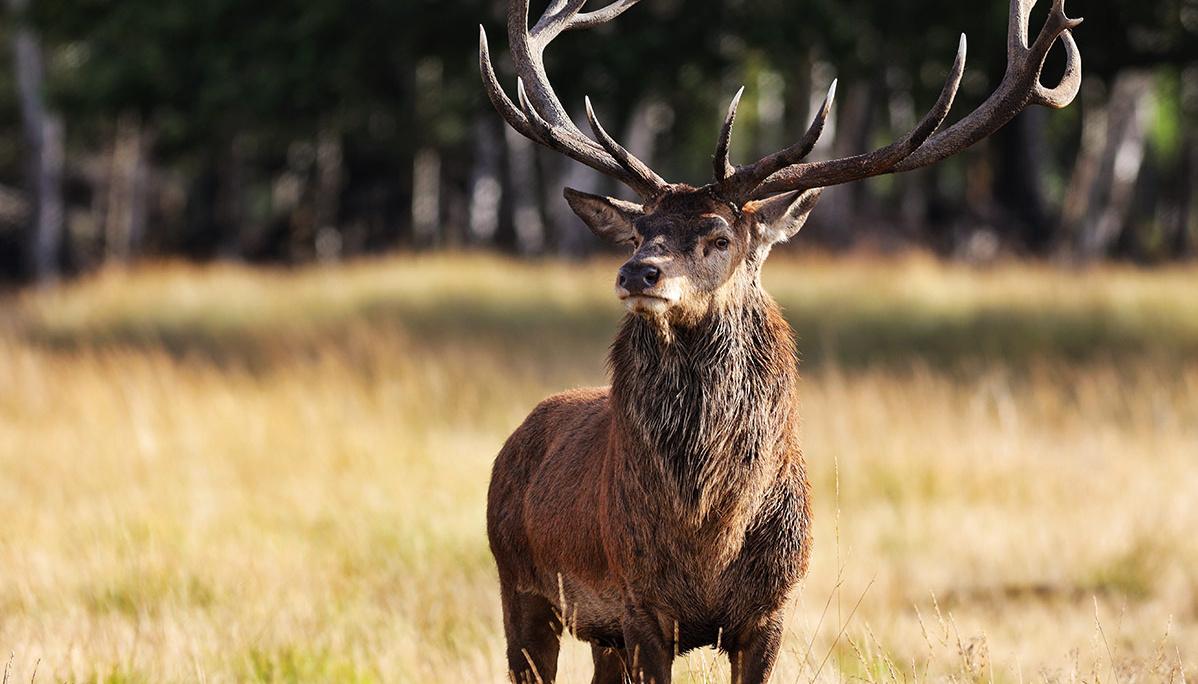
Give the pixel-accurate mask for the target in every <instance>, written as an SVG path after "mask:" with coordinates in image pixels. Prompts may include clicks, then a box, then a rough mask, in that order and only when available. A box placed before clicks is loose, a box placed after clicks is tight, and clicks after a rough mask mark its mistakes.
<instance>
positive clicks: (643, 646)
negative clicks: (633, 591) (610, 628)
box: [624, 606, 674, 684]
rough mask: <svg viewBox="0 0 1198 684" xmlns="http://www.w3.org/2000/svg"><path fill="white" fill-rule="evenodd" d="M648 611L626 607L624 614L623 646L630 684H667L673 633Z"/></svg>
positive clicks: (671, 660)
mask: <svg viewBox="0 0 1198 684" xmlns="http://www.w3.org/2000/svg"><path fill="white" fill-rule="evenodd" d="M662 622H663V621H662V620H661V619H660V618H659V616H658V615H657V614H656V613H655V612H654V611H652V610H650V609H647V608H643V607H640V606H629V607H628V609H627V611H626V612H625V615H624V649H625V653H626V655H627V658H628V674H629V677H630V678H631V680H632V683H633V684H670V666H671V665H673V663H674V633H673V627H672V626H671V627H670V628H669V629H668V630H666V629H665V628H664V627H663V625H662Z"/></svg>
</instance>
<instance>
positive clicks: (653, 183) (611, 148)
mask: <svg viewBox="0 0 1198 684" xmlns="http://www.w3.org/2000/svg"><path fill="white" fill-rule="evenodd" d="M585 102H586V108H587V122H589V123H590V124H591V131H592V132H594V134H595V139H596V140H598V141H599V144H600V145H603V149H605V150H607V153H608V154H610V155H611V156H613V157H615V159H616V161H618V162H620V165H621V166H623V167H624V169H625V170H627V171H628V172H629V173H631V174H633V175H634V176H636V177H637V178H638V179H639V180H640V181H641V182H642V183H643V184H644V185H645V186H646V187H650V188H660V187H663V186H665V185H666V181H665V179H664V178H662V177H661V176H659V175H657V174H656V173H654V171H653V169H651V168H649V167H648V166H646V165H645V163H644V162H642V161H641V160H640V159H637V158H636V157H634V156H632V154H631V153H630V152H629V151H628V150H626V149H624V147H623V146H622V145H621V144H620V143H618V142H616V141H615V139H614V138H612V137H611V136H610V135H608V134H607V131H605V130H603V126H602V125H601V124H600V123H599V118H598V117H597V116H595V110H594V108H593V107H591V98H590V96H587V97H586V98H585Z"/></svg>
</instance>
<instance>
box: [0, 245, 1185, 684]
mask: <svg viewBox="0 0 1198 684" xmlns="http://www.w3.org/2000/svg"><path fill="white" fill-rule="evenodd" d="M612 272H613V263H611V262H605V261H599V262H594V263H589V264H584V265H577V264H569V265H565V264H542V265H536V264H524V263H514V262H510V261H506V260H501V259H495V258H483V257H463V256H459V257H437V258H412V257H407V258H397V259H391V260H386V261H379V262H371V263H362V264H356V265H350V266H344V267H338V268H333V269H312V270H305V271H298V272H281V271H274V272H265V273H264V272H254V271H251V270H249V269H245V268H239V267H233V266H219V267H213V268H205V269H198V268H189V267H183V266H162V267H156V268H149V269H144V270H141V271H139V272H136V273H131V274H126V273H120V272H110V273H105V274H101V275H99V276H97V277H94V278H91V279H88V280H87V281H85V282H82V283H79V284H77V285H71V286H69V287H66V288H63V289H61V290H58V291H54V292H43V293H29V294H25V295H21V296H15V297H10V298H8V299H4V300H0V651H2V652H3V656H4V657H5V658H7V656H8V653H9V652H11V653H12V654H13V657H12V660H11V663H10V666H11V676H10V678H9V681H12V682H24V681H29V680H30V679H31V677H33V676H34V670H35V668H36V670H37V674H36V676H37V679H38V681H61V680H71V681H102V682H131V681H132V682H169V681H204V682H230V681H268V682H276V681H277V682H287V681H346V682H371V681H399V682H408V681H412V682H416V681H444V682H502V681H503V680H504V676H503V672H502V671H501V667H502V663H503V658H502V652H503V641H502V634H501V628H500V619H499V608H498V600H497V593H496V587H495V574H494V569H493V566H492V562H491V559H490V556H489V552H488V551H487V547H486V540H485V536H484V528H483V517H484V494H485V490H486V483H487V477H488V473H489V466H490V462H491V459H492V457H493V455H494V454H495V452H496V451H497V450H498V448H499V445H500V444H501V442H502V440H503V439H504V438H505V437H506V436H507V434H508V432H509V431H510V430H511V429H512V428H513V427H514V426H515V425H516V424H518V423H519V421H520V420H521V419H522V418H523V417H524V415H525V414H526V412H527V411H528V410H529V409H530V408H531V407H532V406H533V405H534V404H535V403H536V401H538V400H539V399H540V398H541V397H542V396H544V395H545V394H548V393H550V392H553V391H557V390H560V389H562V388H564V387H568V386H572V385H578V384H594V383H602V382H604V367H603V356H604V353H605V348H606V345H607V341H608V339H609V338H610V336H611V334H612V333H613V331H614V328H615V325H616V322H617V321H618V317H619V309H618V306H617V304H616V302H615V301H614V298H613V297H612V296H611V294H610V290H609V281H610V279H611V277H612ZM766 280H767V286H768V287H769V288H770V289H771V290H772V291H773V292H774V293H775V295H776V296H777V297H778V299H779V300H780V301H781V302H782V304H783V305H784V306H785V307H786V309H787V311H788V314H789V315H790V316H791V318H792V323H793V325H794V326H795V328H796V330H797V331H798V332H799V335H800V347H801V349H802V352H803V355H804V374H805V375H804V378H805V379H804V386H803V392H804V395H803V396H804V399H803V401H804V420H805V425H804V441H805V451H806V454H807V457H808V461H809V463H810V469H811V471H812V478H813V484H814V486H815V496H816V512H817V519H816V523H817V533H816V546H815V552H814V560H813V565H812V569H811V574H810V577H809V579H808V580H807V581H806V583H805V585H804V586H803V588H802V591H801V592H800V595H799V597H798V599H797V601H796V605H795V610H794V617H793V619H792V622H791V630H790V633H789V634H788V637H787V640H786V644H785V648H784V654H783V657H782V659H781V663H780V666H779V672H778V675H777V676H776V678H775V681H778V682H808V681H812V680H820V681H846V680H854V679H860V680H864V681H891V680H906V679H913V680H917V681H923V680H942V679H946V678H951V679H953V680H958V681H975V680H976V681H985V682H990V681H1010V682H1015V681H1042V680H1049V681H1058V680H1061V681H1065V680H1067V681H1078V680H1081V681H1087V682H1093V681H1111V682H1124V683H1126V682H1132V681H1176V682H1180V681H1183V678H1189V680H1190V681H1194V680H1195V679H1198V660H1196V658H1198V542H1196V541H1195V537H1196V536H1198V297H1196V296H1195V292H1196V289H1195V286H1196V284H1198V271H1195V270H1184V269H1179V270H1171V271H1156V272H1140V271H1135V270H1127V269H1111V268H1108V269H1101V270H1095V271H1090V272H1084V273H1063V272H1058V271H1054V270H1051V269H1047V268H1040V267H1028V266H1004V267H999V268H996V269H993V270H988V271H974V270H969V269H965V268H961V267H949V266H943V265H939V264H937V263H935V262H932V261H928V260H923V259H907V260H901V261H894V262H888V261H878V262H871V261H862V260H854V261H829V260H816V259H808V260H798V261H786V260H778V261H777V263H772V264H770V266H769V267H767V278H766ZM562 662H563V676H562V681H564V682H586V681H589V668H590V665H589V663H590V659H589V654H587V653H586V651H585V650H584V649H583V648H582V647H581V646H579V645H578V644H570V645H568V646H567V648H566V649H565V650H564V652H563V661H562ZM676 671H677V673H678V679H679V680H680V681H683V682H685V681H695V682H700V681H716V682H722V681H726V679H727V674H726V665H720V666H717V665H715V659H714V657H713V655H712V654H711V653H710V652H707V651H701V652H697V653H694V654H691V655H690V656H689V657H687V658H685V659H684V660H683V661H681V662H680V663H679V665H678V668H677V670H676Z"/></svg>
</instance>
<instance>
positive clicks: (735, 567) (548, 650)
mask: <svg viewBox="0 0 1198 684" xmlns="http://www.w3.org/2000/svg"><path fill="white" fill-rule="evenodd" d="M742 289H743V293H742V294H741V295H740V296H737V297H736V298H735V300H736V301H735V305H734V306H733V305H729V306H725V307H722V308H719V309H718V310H716V311H714V312H713V313H711V314H710V315H708V316H706V317H704V318H703V319H702V320H700V321H699V322H697V324H695V325H693V326H674V327H672V328H671V329H670V331H669V334H663V331H662V329H661V327H660V325H659V324H657V323H656V322H655V321H654V320H653V319H651V318H649V317H645V316H637V315H630V316H628V317H627V318H626V319H625V321H624V323H623V325H622V327H621V329H620V332H619V335H618V336H617V338H616V341H615V343H614V344H613V346H612V351H611V356H610V366H611V372H612V386H611V387H610V388H595V389H582V390H574V391H570V392H565V393H562V394H559V395H556V396H553V397H550V398H549V399H546V400H545V401H544V402H542V403H541V404H540V405H539V406H538V407H537V408H536V409H535V410H534V411H533V412H532V414H531V415H530V416H529V417H528V418H527V419H526V420H525V421H524V423H523V425H521V426H520V427H519V428H518V429H517V430H516V432H515V433H514V434H513V435H512V436H511V437H510V438H509V439H508V441H507V443H506V444H505V445H504V447H503V450H502V451H501V452H500V454H499V456H498V458H497V459H496V462H495V467H494V472H493V476H492V482H491V489H490V494H489V499H488V534H489V537H490V541H491V549H492V551H493V553H494V554H495V558H496V561H497V563H498V566H499V578H500V584H501V586H502V597H503V607H504V621H505V628H506V631H507V634H508V639H509V654H508V665H509V667H510V668H511V671H512V672H513V673H514V675H515V676H516V678H517V681H524V680H528V681H536V680H537V678H538V677H539V678H540V680H541V681H544V682H549V681H552V680H553V678H554V674H555V670H556V662H555V661H556V655H557V639H558V633H559V632H560V631H561V629H562V621H564V622H565V626H566V627H567V628H568V629H569V630H571V631H572V632H573V633H574V634H575V635H576V636H577V637H578V638H580V639H584V640H586V641H589V642H591V643H592V644H593V645H594V648H595V661H596V678H595V681H597V682H620V681H623V680H622V677H623V676H624V675H625V674H626V673H628V672H636V673H637V674H638V676H639V675H643V676H644V678H645V681H657V682H660V683H664V682H667V681H668V680H669V667H670V663H671V662H672V660H673V655H674V653H676V652H684V651H686V650H689V649H692V648H696V647H699V646H705V645H715V644H717V643H718V644H719V646H720V647H721V648H722V649H723V650H724V651H726V652H728V653H729V654H730V657H731V660H732V662H733V672H734V677H735V680H736V681H738V682H739V681H746V682H748V681H763V680H764V678H765V677H766V676H767V675H768V668H769V667H770V666H771V665H772V661H773V654H774V652H775V651H776V649H777V647H778V640H779V638H780V635H781V630H782V625H781V621H782V611H783V606H784V604H785V602H786V600H787V597H788V596H789V594H790V592H791V589H792V588H793V587H794V585H795V584H796V582H797V581H798V580H799V579H800V578H801V577H802V576H803V574H804V572H805V571H806V565H807V557H808V551H809V543H808V538H809V528H810V507H809V504H808V494H807V479H806V475H805V471H804V466H803V461H802V457H801V455H800V452H799V448H798V439H797V429H798V411H797V396H796V380H797V370H796V363H795V350H794V344H793V339H792V336H791V332H790V329H789V327H788V326H787V324H786V322H785V321H784V320H783V319H782V317H781V315H780V314H779V312H778V309H777V306H776V305H775V304H774V303H773V301H772V300H771V299H770V298H769V296H768V295H766V294H765V293H764V292H762V291H761V290H760V289H759V288H757V287H755V286H751V285H746V286H745V287H743V288H742ZM675 634H677V642H675ZM534 668H535V674H534V672H533V669H534ZM636 681H639V680H636Z"/></svg>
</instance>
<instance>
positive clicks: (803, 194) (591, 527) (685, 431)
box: [479, 0, 1081, 684]
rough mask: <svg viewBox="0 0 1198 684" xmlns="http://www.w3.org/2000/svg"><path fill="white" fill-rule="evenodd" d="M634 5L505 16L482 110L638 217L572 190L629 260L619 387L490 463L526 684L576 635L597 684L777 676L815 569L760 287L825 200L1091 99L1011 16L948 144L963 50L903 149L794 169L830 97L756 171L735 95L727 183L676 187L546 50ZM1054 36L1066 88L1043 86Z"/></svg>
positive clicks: (1077, 72)
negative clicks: (997, 66) (990, 82)
mask: <svg viewBox="0 0 1198 684" xmlns="http://www.w3.org/2000/svg"><path fill="white" fill-rule="evenodd" d="M635 2H636V0H617V1H616V2H614V3H612V4H610V5H608V6H606V7H603V8H602V9H598V10H595V11H591V12H582V11H581V10H582V8H583V5H585V4H586V0H553V1H552V2H551V3H550V5H549V7H548V9H547V10H546V12H545V14H544V16H542V17H541V18H540V20H538V21H537V22H536V23H535V24H533V25H532V27H531V28H529V21H528V9H529V7H528V4H529V0H511V5H510V7H509V13H508V38H509V40H510V43H511V50H512V55H513V61H514V63H515V67H516V70H517V72H518V75H519V77H520V80H519V81H518V82H517V85H516V93H517V99H516V101H515V102H513V101H512V100H511V99H510V98H509V97H508V96H507V95H506V94H505V92H504V90H503V89H502V88H501V86H500V85H499V82H498V80H497V78H496V75H495V70H494V68H493V67H492V65H491V59H490V55H489V51H488V47H487V40H486V34H485V32H484V33H482V35H481V36H480V41H479V43H480V44H479V50H480V65H481V69H482V74H483V81H484V83H485V86H486V90H487V94H488V95H489V97H490V99H491V102H492V103H493V104H494V105H495V108H496V109H497V110H498V111H499V113H500V114H501V115H502V116H503V118H504V119H505V120H506V121H507V123H508V124H510V125H511V126H512V127H513V128H515V129H516V130H517V131H519V132H520V133H522V134H523V135H525V136H527V137H528V138H531V139H532V140H534V141H536V142H538V143H540V144H542V145H545V146H546V147H549V148H551V149H554V150H557V151H558V152H561V153H562V154H564V155H566V156H568V157H570V158H571V159H574V160H577V161H579V162H582V163H583V164H586V165H587V166H590V167H591V168H593V169H595V170H597V171H599V172H601V173H604V174H607V175H609V176H612V177H614V178H616V179H618V180H620V181H621V182H623V183H625V184H626V185H628V186H629V187H630V188H631V189H632V190H634V191H636V193H637V194H639V195H640V197H641V198H642V200H643V201H642V202H627V201H622V200H618V199H613V198H610V197H600V196H596V195H590V194H586V193H582V192H578V191H575V190H571V189H566V191H565V197H566V200H567V201H568V202H569V204H570V206H571V207H572V208H573V210H574V211H575V213H577V214H578V216H579V217H581V218H582V220H583V221H584V222H585V223H586V224H587V225H588V226H589V227H590V229H591V230H592V231H594V232H595V233H596V234H597V235H599V236H600V237H602V238H606V239H607V240H610V241H612V242H615V243H620V244H627V245H630V246H631V249H632V250H633V255H632V257H631V258H630V259H629V260H628V261H627V262H626V263H625V264H624V265H623V266H622V267H621V268H620V270H619V275H618V277H617V279H616V287H615V289H616V294H617V295H618V296H619V298H620V299H621V300H623V302H624V305H625V307H626V309H627V311H628V315H627V316H626V317H625V319H624V321H623V323H622V325H621V327H620V330H619V332H618V334H617V335H616V339H615V342H614V343H613V345H612V348H611V356H610V367H611V374H612V384H611V387H609V388H598V389H581V390H575V391H570V392H565V393H563V394H559V395H556V396H553V397H550V398H549V399H546V400H545V401H543V402H542V403H541V404H540V405H539V406H537V408H536V409H535V410H534V411H533V412H532V414H531V415H529V416H528V418H527V419H526V420H525V421H524V423H523V424H522V425H521V426H520V427H519V428H518V429H517V430H516V431H515V432H514V433H513V434H512V436H511V437H510V438H509V439H508V440H507V443H506V444H505V445H504V446H503V449H502V451H500V452H499V456H498V457H497V458H496V460H495V466H494V471H493V474H492V478H491V487H490V493H489V496H488V508H487V533H488V536H489V538H490V543H491V551H492V552H493V553H494V555H495V560H496V563H497V564H498V566H499V582H500V587H501V599H502V602H503V621H504V629H505V632H506V637H507V666H508V668H509V671H510V674H511V676H512V678H513V679H514V681H516V682H519V683H521V684H523V683H525V682H552V681H553V680H554V678H555V676H556V671H557V654H558V643H559V638H560V636H561V634H562V632H563V630H564V629H569V630H571V631H572V632H573V633H574V634H575V635H576V636H577V637H578V638H580V639H583V640H585V641H588V642H590V643H591V644H592V649H593V657H594V663H595V676H594V682H597V683H604V684H606V683H612V684H618V683H619V682H625V681H633V682H655V683H656V684H666V683H667V682H669V681H670V667H671V664H672V661H673V659H674V657H675V656H676V655H677V654H679V653H682V652H685V651H687V650H688V649H692V648H696V647H699V646H706V645H715V646H717V647H718V648H720V649H721V650H722V651H724V652H725V653H727V654H728V657H729V660H730V661H731V664H732V678H733V681H734V682H738V683H748V682H764V681H766V680H768V679H769V676H770V671H771V669H772V668H773V665H774V660H775V657H776V655H777V652H778V648H779V642H780V640H781V637H782V632H783V618H784V612H785V606H786V603H787V598H788V596H789V595H790V594H791V592H792V589H793V588H794V587H795V585H796V583H797V582H798V581H799V579H800V578H802V577H803V575H804V573H805V571H806V568H807V558H808V554H809V550H810V528H811V515H810V504H809V499H808V484H807V476H806V473H805V469H804V465H803V459H802V456H801V454H800V452H799V444H798V438H797V427H798V414H797V400H796V378H797V368H796V356H795V345H794V339H793V336H792V334H791V330H790V328H789V327H788V326H787V324H786V322H785V321H784V320H783V318H782V316H781V315H780V313H779V310H778V307H777V305H776V304H775V303H774V301H773V300H772V299H771V298H770V296H769V295H768V294H766V293H765V291H764V290H763V289H762V287H761V280H760V273H761V267H762V263H763V262H764V261H765V259H766V256H767V255H768V254H769V252H770V248H771V247H772V246H773V245H774V244H775V243H778V242H782V241H785V240H787V239H788V238H790V237H792V236H793V235H794V234H795V233H796V232H797V231H798V230H799V228H800V227H802V225H803V223H804V221H805V220H806V218H807V216H808V214H809V213H810V212H811V210H812V208H813V207H814V206H815V203H816V200H817V199H818V198H819V193H820V189H821V188H824V187H827V186H830V185H836V184H840V183H847V182H849V181H855V180H858V179H861V178H869V177H871V176H877V175H880V174H885V173H895V172H899V171H908V170H911V169H916V168H919V167H922V166H927V165H929V164H932V163H935V162H938V161H940V160H942V159H944V158H946V157H948V156H950V155H952V154H955V153H957V152H959V151H961V150H963V149H965V148H966V147H969V146H970V145H972V144H974V143H976V142H977V141H979V140H981V139H982V138H985V137H986V136H988V135H990V134H992V133H993V132H994V131H996V130H997V129H998V128H999V127H1001V126H1003V125H1004V124H1005V123H1007V122H1008V121H1010V120H1011V118H1012V117H1014V116H1015V115H1016V114H1018V113H1019V112H1020V111H1021V110H1023V109H1024V108H1026V107H1027V106H1028V105H1031V104H1039V105H1047V106H1049V107H1055V108H1060V107H1064V106H1066V105H1067V104H1069V103H1070V102H1071V101H1072V100H1073V98H1074V97H1075V95H1076V94H1077V90H1078V87H1079V85H1080V82H1081V57H1080V54H1079V52H1078V49H1077V45H1076V44H1075V43H1074V40H1073V37H1072V36H1071V34H1070V29H1072V28H1074V27H1076V26H1077V25H1078V24H1079V23H1080V20H1079V19H1070V18H1069V17H1067V16H1066V15H1065V10H1064V0H1055V2H1053V5H1052V9H1051V11H1050V12H1049V15H1048V18H1047V20H1046V24H1045V26H1044V28H1043V29H1042V30H1041V31H1040V33H1039V35H1037V36H1036V38H1035V40H1034V41H1031V42H1029V40H1028V21H1029V14H1030V12H1031V8H1032V5H1033V4H1034V2H1035V0H1011V5H1010V18H1009V21H1010V26H1009V35H1008V44H1007V70H1006V74H1005V76H1004V77H1003V79H1002V82H1001V83H1000V84H999V86H998V88H997V90H996V91H995V92H994V93H993V94H992V95H991V96H990V97H989V99H987V100H986V101H985V102H984V103H983V104H982V105H981V106H980V107H979V108H978V109H977V110H975V111H973V112H972V113H970V114H969V115H967V116H965V117H964V118H963V119H961V120H960V121H958V122H957V123H955V124H953V125H951V126H949V127H947V128H945V129H943V130H939V129H940V126H941V124H942V123H943V122H944V119H945V117H946V116H947V114H948V111H949V107H950V106H951V105H952V102H953V97H954V96H955V95H956V93H957V86H958V85H959V84H960V82H961V74H962V71H963V70H964V67H965V37H964V36H962V37H961V43H960V48H959V50H958V52H957V57H956V61H955V62H954V63H953V66H952V69H951V70H950V72H949V75H948V79H947V82H946V83H945V85H944V89H943V91H942V92H941V93H940V98H939V100H937V102H936V105H935V106H934V107H933V108H932V110H931V111H930V112H929V113H928V114H927V115H926V116H924V117H923V119H922V120H921V121H920V122H919V123H918V125H916V126H915V128H914V129H913V130H912V131H911V132H910V133H908V134H907V135H906V136H904V137H903V138H902V139H900V140H898V141H897V142H895V143H893V144H891V145H887V146H886V147H882V148H880V149H877V150H874V151H873V152H869V153H866V154H860V155H857V156H854V157H846V158H842V159H832V160H828V161H803V159H804V157H806V156H807V155H808V153H810V152H811V150H812V147H814V145H815V143H816V140H817V138H818V137H819V135H820V132H821V131H822V129H823V127H824V122H825V121H826V119H827V117H828V113H829V111H830V109H831V107H832V97H833V94H834V91H835V82H833V84H832V86H833V87H832V89H831V90H829V92H828V96H827V98H826V99H825V100H824V103H823V107H822V108H821V109H820V110H819V112H818V113H817V114H816V116H815V119H814V121H813V123H812V124H811V126H810V128H809V130H808V131H807V132H806V134H805V135H804V136H803V138H802V139H801V140H799V141H798V142H796V143H795V144H794V145H791V146H790V147H787V148H786V149H784V150H781V151H780V152H776V153H774V154H771V155H769V156H767V157H764V158H763V159H761V160H759V161H757V162H755V163H752V164H749V165H747V166H733V165H732V164H731V163H729V160H728V143H729V139H730V137H731V135H732V124H733V120H734V119H735V117H736V106H737V102H738V100H739V96H740V93H737V97H736V98H734V99H733V101H732V104H731V106H730V107H729V109H728V115H727V118H726V120H725V122H724V125H723V127H722V129H721V131H720V135H719V139H718V144H717V146H716V152H715V159H714V162H715V180H714V181H713V182H712V183H710V184H708V185H705V186H703V187H699V188H696V187H692V186H689V185H682V184H671V183H667V182H666V181H665V180H663V179H662V178H661V176H659V175H657V174H656V173H654V172H653V170H652V169H650V168H649V167H648V166H647V165H645V164H644V163H643V162H642V161H641V160H639V159H637V158H636V157H634V156H633V155H632V154H630V153H629V152H628V150H626V149H624V148H623V147H621V146H620V144H619V143H617V142H616V141H615V140H613V139H612V137H611V136H610V135H608V134H607V132H605V131H604V129H603V127H602V126H600V124H599V122H598V120H596V118H595V114H594V112H593V110H592V109H591V107H590V102H589V101H588V102H587V118H588V120H589V123H590V128H591V131H592V132H593V133H594V138H589V137H587V136H586V135H584V134H583V133H582V131H580V130H579V129H578V127H577V126H575V125H574V123H573V122H572V121H571V119H570V117H569V116H568V115H567V114H566V110H565V108H564V107H563V106H562V103H561V102H560V101H559V100H558V98H557V95H556V94H555V93H554V92H553V88H552V86H551V85H550V84H549V81H548V78H547V77H546V74H545V66H544V61H543V53H544V50H545V47H546V45H548V44H549V42H550V41H552V40H553V39H554V38H556V37H557V36H558V35H559V34H561V33H562V32H563V31H568V30H571V29H578V28H587V27H591V26H595V25H597V24H601V23H603V22H606V21H609V20H611V19H614V18H615V17H616V16H618V15H620V14H621V13H623V12H624V11H625V10H627V9H628V8H629V7H631V6H632V5H633V4H635ZM1058 38H1059V39H1060V40H1061V41H1062V43H1063V44H1064V47H1065V54H1066V66H1065V72H1064V76H1063V78H1062V79H1061V82H1060V83H1059V85H1057V86H1056V87H1055V88H1047V87H1045V86H1044V85H1042V84H1041V83H1040V72H1041V70H1042V68H1043V64H1044V60H1045V56H1046V55H1047V54H1048V51H1049V49H1050V48H1051V47H1052V45H1053V44H1054V43H1055V42H1056V41H1057V39H1058Z"/></svg>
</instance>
